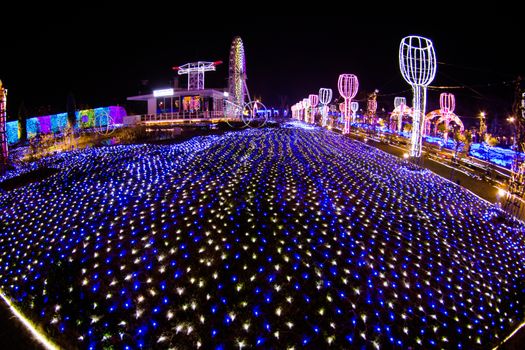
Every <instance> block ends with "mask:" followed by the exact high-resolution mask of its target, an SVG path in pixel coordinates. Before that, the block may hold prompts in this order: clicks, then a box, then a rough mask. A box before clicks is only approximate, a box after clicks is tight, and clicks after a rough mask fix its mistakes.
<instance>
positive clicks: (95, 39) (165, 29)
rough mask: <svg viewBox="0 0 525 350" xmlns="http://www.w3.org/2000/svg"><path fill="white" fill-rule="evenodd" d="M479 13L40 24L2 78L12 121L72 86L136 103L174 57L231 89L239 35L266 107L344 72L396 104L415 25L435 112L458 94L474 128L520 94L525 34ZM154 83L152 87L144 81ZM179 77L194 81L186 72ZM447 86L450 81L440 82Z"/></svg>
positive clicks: (159, 81)
mask: <svg viewBox="0 0 525 350" xmlns="http://www.w3.org/2000/svg"><path fill="white" fill-rule="evenodd" d="M83 19H85V17H83ZM377 22H378V23H380V22H382V21H381V20H380V19H379V20H377ZM476 23H478V22H477V21H476V20H469V21H466V22H457V23H454V25H450V26H432V25H429V24H422V25H419V26H417V27H418V28H416V27H415V26H414V27H413V28H410V26H409V25H408V23H406V21H405V22H404V23H403V24H401V25H397V24H395V23H394V22H393V21H389V22H387V23H382V24H383V25H382V26H379V25H378V26H376V27H374V26H372V25H370V24H369V22H367V21H365V20H353V21H352V22H349V21H348V19H347V18H345V17H338V16H333V17H285V16H266V17H256V18H252V19H250V20H242V21H241V22H240V23H237V24H229V23H228V21H224V22H212V23H210V22H207V23H206V24H204V25H202V26H201V27H200V28H199V29H198V30H195V29H192V28H186V29H184V27H185V26H189V25H190V24H191V22H190V21H182V22H178V24H179V26H178V27H177V28H174V27H173V26H172V25H171V24H168V23H163V22H155V21H129V22H126V21H113V22H111V23H109V22H108V24H107V25H105V26H94V27H89V26H78V25H71V23H68V22H62V23H60V24H57V23H56V22H53V24H50V25H45V23H40V24H39V25H36V24H35V25H33V27H34V29H35V31H33V32H30V34H23V33H16V34H15V35H13V36H8V37H7V40H6V44H5V46H4V48H5V54H3V55H2V56H1V57H0V79H2V81H3V82H4V85H5V86H6V87H7V88H8V89H9V100H8V117H9V119H10V120H13V119H15V118H16V115H17V113H18V109H19V106H20V104H21V102H22V101H24V104H25V106H26V107H27V108H28V109H29V110H30V111H31V110H36V109H37V108H38V107H40V106H49V110H50V112H52V113H54V112H60V111H65V106H66V99H67V95H68V94H69V93H70V92H72V93H73V94H74V96H75V97H76V101H77V105H78V106H83V105H84V106H90V107H99V106H109V105H117V104H118V105H123V106H125V107H127V108H130V107H132V108H133V106H132V105H130V104H129V103H128V101H126V97H128V96H133V95H137V94H139V93H140V92H142V93H145V92H147V91H145V89H149V90H152V89H155V88H162V87H167V86H169V85H170V83H171V82H172V79H173V78H174V77H175V76H176V74H175V72H174V71H173V70H172V69H171V67H173V66H176V65H181V64H184V63H187V62H192V61H197V60H204V61H215V60H222V61H223V62H224V63H223V64H222V65H220V66H219V67H218V68H217V71H216V72H210V73H208V74H207V75H206V86H207V87H217V88H224V87H226V86H227V74H228V54H229V49H230V45H231V41H232V39H233V37H235V36H237V35H239V36H241V38H242V39H243V42H244V47H245V54H246V61H247V75H248V81H247V83H248V87H249V89H250V93H251V95H252V97H253V96H257V97H261V98H262V101H263V102H264V103H265V104H266V105H267V106H273V107H281V106H282V105H286V106H290V105H291V104H293V103H295V102H296V101H298V100H299V99H302V98H303V97H306V96H307V95H308V94H310V93H317V92H318V90H319V88H320V87H330V88H332V89H333V90H334V96H338V94H337V86H336V83H337V77H338V75H339V74H340V73H353V74H356V75H357V76H358V78H359V82H360V88H359V93H358V95H357V100H361V101H365V100H366V97H367V94H369V93H371V92H372V91H373V90H374V89H378V90H379V97H378V110H381V109H383V108H384V109H385V111H387V112H388V111H390V110H391V109H392V105H393V99H394V97H395V96H405V97H406V98H407V100H408V101H410V100H411V96H412V93H411V89H410V86H409V85H408V84H407V83H406V82H405V81H404V80H403V78H402V76H401V74H400V72H399V66H398V59H397V54H398V47H399V42H400V41H401V39H402V38H403V37H404V36H406V35H412V34H416V35H423V36H426V37H429V38H430V39H432V40H433V42H434V45H435V49H436V54H437V59H438V62H439V64H438V70H437V75H436V79H435V80H434V82H433V83H432V86H431V88H430V89H429V96H428V107H427V111H430V110H433V109H436V108H439V93H441V92H452V93H454V94H455V95H456V112H457V114H458V115H460V116H463V117H464V118H465V119H464V122H465V124H466V125H467V126H470V125H472V124H474V123H476V119H477V115H478V114H479V112H480V111H481V110H484V111H486V112H487V115H488V118H489V121H491V120H493V119H494V117H497V118H499V119H502V118H505V117H506V116H507V114H508V113H509V112H510V109H511V106H512V103H513V98H514V84H513V81H514V80H515V79H516V77H517V76H518V75H520V74H523V73H524V67H523V64H522V63H521V62H520V61H521V59H522V58H521V57H520V55H519V54H518V52H519V50H518V49H514V50H513V49H512V48H513V47H519V40H521V38H520V30H519V22H518V21H514V20H513V18H512V17H507V18H505V17H500V18H498V17H497V16H495V17H494V18H493V19H492V21H484V22H483V23H484V25H475V24H476ZM479 23H482V22H479ZM432 27H434V28H432ZM64 28H67V30H65V29H64ZM345 32H348V33H349V34H348V35H346V34H345ZM144 81H147V82H148V84H147V86H141V83H142V82H144ZM180 84H181V85H182V86H185V84H186V78H185V77H181V79H180ZM444 86H446V87H451V88H450V89H442V88H432V87H444ZM460 87H461V88H460ZM141 89H142V91H140V90H141ZM362 106H363V105H362ZM46 108H47V107H46ZM130 112H133V111H132V110H130Z"/></svg>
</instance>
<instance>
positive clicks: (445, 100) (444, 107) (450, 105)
mask: <svg viewBox="0 0 525 350" xmlns="http://www.w3.org/2000/svg"><path fill="white" fill-rule="evenodd" d="M455 108H456V99H455V98H454V95H453V94H448V93H446V92H443V93H442V94H441V95H439V109H440V112H441V117H442V118H443V121H444V123H445V133H444V135H443V140H444V141H445V144H446V143H447V141H448V126H449V124H450V119H451V118H450V117H451V115H452V113H454V109H455Z"/></svg>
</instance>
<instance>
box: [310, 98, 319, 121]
mask: <svg viewBox="0 0 525 350" xmlns="http://www.w3.org/2000/svg"><path fill="white" fill-rule="evenodd" d="M308 99H309V100H310V107H311V109H310V110H311V113H310V119H311V123H312V124H315V107H317V105H318V104H319V96H317V95H314V94H310V95H308Z"/></svg>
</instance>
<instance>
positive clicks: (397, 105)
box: [394, 97, 407, 133]
mask: <svg viewBox="0 0 525 350" xmlns="http://www.w3.org/2000/svg"><path fill="white" fill-rule="evenodd" d="M406 104H407V100H406V98H404V97H396V98H394V110H396V109H399V115H398V117H397V132H398V133H401V131H403V129H402V128H403V115H404V114H405V106H406Z"/></svg>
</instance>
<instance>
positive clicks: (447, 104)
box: [439, 92, 456, 113]
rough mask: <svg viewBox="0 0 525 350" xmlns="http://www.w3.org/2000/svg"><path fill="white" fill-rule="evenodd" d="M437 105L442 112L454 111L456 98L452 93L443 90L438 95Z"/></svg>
mask: <svg viewBox="0 0 525 350" xmlns="http://www.w3.org/2000/svg"><path fill="white" fill-rule="evenodd" d="M439 106H440V107H441V111H442V112H443V113H454V109H455V108H456V98H455V97H454V95H453V94H449V93H446V92H443V93H442V94H441V95H439Z"/></svg>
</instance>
